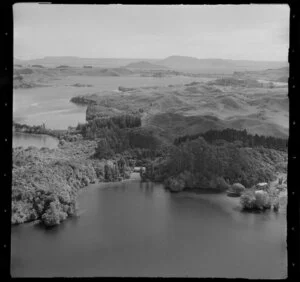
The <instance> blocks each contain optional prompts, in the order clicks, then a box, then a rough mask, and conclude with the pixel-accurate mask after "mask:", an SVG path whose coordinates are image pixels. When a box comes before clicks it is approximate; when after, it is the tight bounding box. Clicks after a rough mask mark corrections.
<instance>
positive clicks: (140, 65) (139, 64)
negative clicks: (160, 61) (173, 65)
mask: <svg viewBox="0 0 300 282" xmlns="http://www.w3.org/2000/svg"><path fill="white" fill-rule="evenodd" d="M125 68H128V69H151V70H163V69H168V68H167V67H165V66H160V65H156V64H152V63H149V62H146V61H140V62H136V63H130V64H128V65H126V66H125Z"/></svg>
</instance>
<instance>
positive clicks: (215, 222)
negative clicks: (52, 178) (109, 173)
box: [11, 179, 287, 278]
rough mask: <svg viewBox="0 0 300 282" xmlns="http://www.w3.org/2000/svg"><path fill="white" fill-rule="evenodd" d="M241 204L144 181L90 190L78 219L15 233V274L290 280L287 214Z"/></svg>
mask: <svg viewBox="0 0 300 282" xmlns="http://www.w3.org/2000/svg"><path fill="white" fill-rule="evenodd" d="M237 205H238V199H237V198H229V197H227V196H226V195H223V194H221V195H213V194H205V195H204V194H203V195H193V194H190V193H182V194H171V193H169V192H168V191H166V190H165V189H164V188H163V186H162V185H157V184H153V183H141V182H140V181H139V180H138V179H136V180H128V181H124V182H120V183H108V184H95V185H90V186H89V187H88V188H85V189H84V190H82V193H81V194H80V195H79V206H80V216H79V217H76V218H72V219H69V220H67V221H65V222H64V223H63V224H61V225H60V226H58V227H55V228H53V229H51V230H45V229H43V228H40V227H38V226H32V225H30V224H24V225H21V226H16V227H12V237H11V240H12V242H11V247H12V249H11V274H12V276H13V277H19V276H22V277H23V276H25V277H26V276H39V277H44V276H47V277H54V276H64V277H66V276H72V277H73V276H80V277H83V276H87V277H92V276H151V277H156V276H167V277H172V276H180V277H184V276H188V277H245V278H284V277H286V272H287V271H286V270H287V251H286V218H285V217H286V215H285V214H284V213H279V214H275V213H273V212H270V213H265V214H249V213H241V212H240V211H239V210H236V206H237Z"/></svg>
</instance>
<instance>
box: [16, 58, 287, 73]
mask: <svg viewBox="0 0 300 282" xmlns="http://www.w3.org/2000/svg"><path fill="white" fill-rule="evenodd" d="M14 64H21V65H32V64H39V65H44V66H49V67H50V66H58V65H69V66H84V65H91V66H98V67H112V68H113V67H122V66H126V67H127V68H137V69H153V70H155V69H173V70H179V71H189V72H196V73H197V72H198V73H201V72H203V73H232V72H234V71H258V70H266V69H277V68H282V67H288V62H275V61H250V60H228V59H198V58H195V57H187V56H170V57H167V58H165V59H162V60H161V59H130V58H128V59H126V58H125V59H124V58H79V57H67V56H66V57H45V58H41V59H34V60H20V59H16V58H15V59H14Z"/></svg>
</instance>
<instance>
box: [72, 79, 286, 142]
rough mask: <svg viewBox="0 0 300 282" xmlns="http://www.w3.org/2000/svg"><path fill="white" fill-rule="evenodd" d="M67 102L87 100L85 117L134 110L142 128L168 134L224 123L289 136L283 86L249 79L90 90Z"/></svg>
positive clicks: (202, 128) (192, 132) (259, 132)
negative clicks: (91, 92) (145, 127)
mask: <svg viewBox="0 0 300 282" xmlns="http://www.w3.org/2000/svg"><path fill="white" fill-rule="evenodd" d="M72 101H73V102H75V103H79V104H80V103H83V104H89V106H88V109H87V120H90V119H93V118H94V117H96V116H98V115H99V114H100V115H101V116H103V114H104V113H105V112H107V113H109V115H111V114H112V113H115V114H120V113H126V112H129V113H132V114H139V115H141V116H142V124H143V125H144V126H154V127H156V128H157V129H159V130H162V131H163V132H165V134H164V135H165V136H168V137H169V138H174V137H175V136H178V135H182V134H194V133H198V132H203V131H206V130H209V129H224V128H227V127H229V128H234V129H247V130H248V131H249V132H250V133H253V134H261V135H270V136H275V137H276V136H277V137H281V138H286V137H287V136H288V122H289V115H288V109H289V102H288V97H287V87H282V86H280V87H275V86H272V87H270V86H269V84H268V83H267V84H264V83H258V82H257V81H253V80H239V79H229V80H228V81H227V82H226V84H225V85H224V83H223V82H222V83H220V80H218V79H217V80H215V81H210V82H206V83H205V82H195V83H189V84H186V85H176V86H169V87H140V88H127V89H126V88H122V92H109V91H107V92H105V93H104V92H102V93H94V94H93V95H87V96H80V97H76V98H73V99H72ZM104 115H105V114H104Z"/></svg>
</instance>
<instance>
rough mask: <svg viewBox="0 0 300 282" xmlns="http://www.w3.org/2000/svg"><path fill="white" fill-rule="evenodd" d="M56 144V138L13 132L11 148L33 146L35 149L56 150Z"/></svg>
mask: <svg viewBox="0 0 300 282" xmlns="http://www.w3.org/2000/svg"><path fill="white" fill-rule="evenodd" d="M58 142H59V141H58V139H57V138H54V137H52V136H49V135H43V134H28V133H21V132H13V148H15V147H24V148H27V147H30V146H34V147H37V148H43V147H47V148H49V149H54V148H57V145H58Z"/></svg>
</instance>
